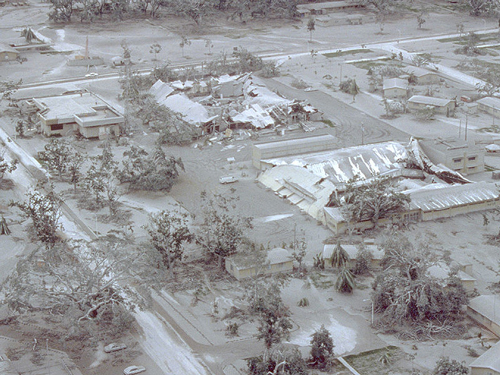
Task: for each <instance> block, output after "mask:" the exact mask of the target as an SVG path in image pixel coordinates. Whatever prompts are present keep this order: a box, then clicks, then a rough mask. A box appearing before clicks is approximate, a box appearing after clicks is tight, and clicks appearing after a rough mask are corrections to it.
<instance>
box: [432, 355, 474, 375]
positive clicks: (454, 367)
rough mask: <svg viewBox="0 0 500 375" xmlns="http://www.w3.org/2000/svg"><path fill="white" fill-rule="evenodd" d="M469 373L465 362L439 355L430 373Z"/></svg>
mask: <svg viewBox="0 0 500 375" xmlns="http://www.w3.org/2000/svg"><path fill="white" fill-rule="evenodd" d="M468 373H469V368H468V367H467V365H466V364H465V362H458V361H457V360H454V359H451V360H450V358H448V357H441V358H440V359H439V360H438V361H437V362H436V367H434V371H433V372H432V375H467V374H468Z"/></svg>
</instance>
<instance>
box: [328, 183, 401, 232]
mask: <svg viewBox="0 0 500 375" xmlns="http://www.w3.org/2000/svg"><path fill="white" fill-rule="evenodd" d="M360 182H361V181H359V179H358V178H354V179H352V180H350V181H348V182H347V183H346V185H345V191H344V193H343V194H337V192H336V191H334V192H333V193H332V194H331V195H330V200H329V202H328V204H327V206H328V207H345V208H346V209H348V210H349V211H350V212H351V213H352V220H354V221H355V222H361V221H368V220H369V221H371V222H372V223H373V224H375V225H377V222H378V221H379V220H380V219H382V218H386V217H390V216H391V215H393V214H396V213H398V212H401V211H403V210H404V209H405V208H406V207H408V204H409V203H410V197H409V196H408V195H407V194H403V193H400V192H398V191H397V190H396V187H395V185H394V183H393V182H392V181H391V179H390V177H380V176H379V177H375V178H373V179H372V180H370V181H366V182H363V183H360Z"/></svg>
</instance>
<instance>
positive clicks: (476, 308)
mask: <svg viewBox="0 0 500 375" xmlns="http://www.w3.org/2000/svg"><path fill="white" fill-rule="evenodd" d="M467 315H469V317H470V318H471V319H472V320H474V321H475V322H476V323H478V324H480V325H482V326H483V327H485V328H487V329H488V330H489V331H491V332H492V333H494V334H495V335H496V336H497V337H500V296H498V295H494V294H487V295H482V296H478V297H476V298H472V299H471V300H470V301H469V304H468V305H467Z"/></svg>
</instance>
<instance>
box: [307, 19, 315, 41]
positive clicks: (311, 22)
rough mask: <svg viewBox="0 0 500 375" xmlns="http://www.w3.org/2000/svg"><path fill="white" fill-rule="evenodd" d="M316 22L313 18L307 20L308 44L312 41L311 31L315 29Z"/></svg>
mask: <svg viewBox="0 0 500 375" xmlns="http://www.w3.org/2000/svg"><path fill="white" fill-rule="evenodd" d="M315 26H316V21H315V20H314V18H312V17H311V18H309V21H308V22H307V31H309V34H310V38H309V42H312V40H313V31H314V30H315V29H316V27H315Z"/></svg>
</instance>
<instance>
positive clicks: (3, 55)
mask: <svg viewBox="0 0 500 375" xmlns="http://www.w3.org/2000/svg"><path fill="white" fill-rule="evenodd" d="M18 56H19V53H16V52H11V51H2V52H0V61H12V60H15V59H17V57H18Z"/></svg>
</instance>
